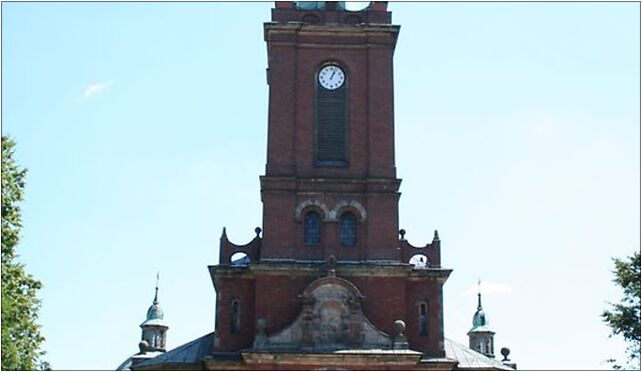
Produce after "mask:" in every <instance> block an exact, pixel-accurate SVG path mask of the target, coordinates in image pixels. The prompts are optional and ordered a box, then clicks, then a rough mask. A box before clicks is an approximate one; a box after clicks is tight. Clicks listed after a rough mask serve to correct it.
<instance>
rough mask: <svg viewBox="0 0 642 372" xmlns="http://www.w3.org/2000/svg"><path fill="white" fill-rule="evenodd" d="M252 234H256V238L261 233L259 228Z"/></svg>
mask: <svg viewBox="0 0 642 372" xmlns="http://www.w3.org/2000/svg"><path fill="white" fill-rule="evenodd" d="M254 232H255V233H256V236H259V234H260V233H261V228H260V227H257V228H256V229H254Z"/></svg>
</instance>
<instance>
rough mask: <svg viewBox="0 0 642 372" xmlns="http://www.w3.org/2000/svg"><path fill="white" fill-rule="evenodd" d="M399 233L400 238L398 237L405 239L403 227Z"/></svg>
mask: <svg viewBox="0 0 642 372" xmlns="http://www.w3.org/2000/svg"><path fill="white" fill-rule="evenodd" d="M399 235H401V238H400V239H401V240H406V238H405V236H406V230H404V229H401V230H399Z"/></svg>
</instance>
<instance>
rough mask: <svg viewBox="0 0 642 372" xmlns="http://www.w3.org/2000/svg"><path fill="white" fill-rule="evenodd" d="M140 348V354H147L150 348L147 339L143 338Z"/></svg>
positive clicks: (139, 344)
mask: <svg viewBox="0 0 642 372" xmlns="http://www.w3.org/2000/svg"><path fill="white" fill-rule="evenodd" d="M138 349H139V350H140V352H139V353H138V354H145V353H146V352H147V350H149V343H148V342H147V341H145V340H142V341H141V342H139V343H138Z"/></svg>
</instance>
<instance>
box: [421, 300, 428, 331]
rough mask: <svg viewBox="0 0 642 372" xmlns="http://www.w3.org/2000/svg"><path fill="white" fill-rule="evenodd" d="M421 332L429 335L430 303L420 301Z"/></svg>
mask: <svg viewBox="0 0 642 372" xmlns="http://www.w3.org/2000/svg"><path fill="white" fill-rule="evenodd" d="M419 334H420V335H422V336H427V335H428V304H427V303H426V302H420V303H419Z"/></svg>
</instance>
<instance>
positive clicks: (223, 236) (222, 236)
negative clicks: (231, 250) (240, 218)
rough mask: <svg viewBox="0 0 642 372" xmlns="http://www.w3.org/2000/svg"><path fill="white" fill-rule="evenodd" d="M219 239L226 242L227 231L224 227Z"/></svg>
mask: <svg viewBox="0 0 642 372" xmlns="http://www.w3.org/2000/svg"><path fill="white" fill-rule="evenodd" d="M221 239H225V240H227V231H226V230H225V226H223V233H222V234H221Z"/></svg>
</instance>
